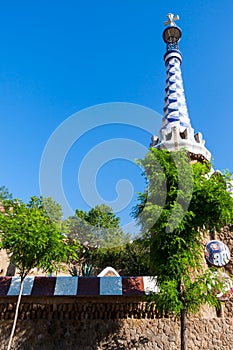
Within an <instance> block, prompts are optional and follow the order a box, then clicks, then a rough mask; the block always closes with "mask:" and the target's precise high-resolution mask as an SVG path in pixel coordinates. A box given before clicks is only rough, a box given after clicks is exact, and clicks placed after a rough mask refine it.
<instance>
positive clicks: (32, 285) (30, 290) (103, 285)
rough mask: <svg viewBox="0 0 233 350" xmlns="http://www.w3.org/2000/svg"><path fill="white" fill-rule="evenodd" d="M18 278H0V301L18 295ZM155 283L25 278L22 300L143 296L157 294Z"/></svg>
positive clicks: (140, 279) (146, 280)
mask: <svg viewBox="0 0 233 350" xmlns="http://www.w3.org/2000/svg"><path fill="white" fill-rule="evenodd" d="M19 289H20V277H18V276H14V277H8V276H6V277H0V298H1V299H2V298H5V297H9V298H10V297H14V296H17V295H18V294H19ZM157 291H158V288H157V286H156V279H155V278H154V277H150V276H140V277H122V276H119V277H118V276H117V277H115V276H114V277H113V276H105V277H72V276H58V277H40V276H39V277H38V276H28V277H26V278H25V281H24V288H23V294H22V295H23V296H32V297H34V296H35V297H45V296H46V297H59V296H60V297H62V296H63V297H64V296H72V297H87V296H95V297H96V296H119V297H121V296H122V297H123V296H143V295H148V294H151V293H153V292H157Z"/></svg>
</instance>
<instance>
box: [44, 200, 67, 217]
mask: <svg viewBox="0 0 233 350" xmlns="http://www.w3.org/2000/svg"><path fill="white" fill-rule="evenodd" d="M41 203H42V205H43V206H44V209H45V211H46V213H47V215H48V216H49V217H50V218H51V219H52V220H53V221H54V222H57V223H60V222H61V220H62V216H63V213H62V206H61V204H59V203H57V202H55V201H54V200H53V198H52V197H41Z"/></svg>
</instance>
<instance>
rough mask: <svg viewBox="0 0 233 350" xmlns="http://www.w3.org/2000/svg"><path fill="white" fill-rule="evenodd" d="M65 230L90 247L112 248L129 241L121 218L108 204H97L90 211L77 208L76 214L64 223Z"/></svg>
mask: <svg viewBox="0 0 233 350" xmlns="http://www.w3.org/2000/svg"><path fill="white" fill-rule="evenodd" d="M63 231H64V232H65V233H66V234H67V235H68V236H70V237H75V238H76V239H78V240H79V241H80V242H81V243H82V244H84V245H85V246H89V247H102V248H110V247H116V246H121V245H122V244H125V243H126V242H128V241H129V235H128V234H125V233H124V231H123V230H122V229H121V228H120V219H119V218H118V217H117V216H116V215H115V214H114V212H113V210H112V208H110V207H109V206H107V205H104V204H102V205H97V206H95V207H94V208H92V209H91V210H90V211H88V212H86V211H83V210H78V209H77V210H76V215H75V216H73V217H69V218H68V219H67V220H65V221H64V223H63Z"/></svg>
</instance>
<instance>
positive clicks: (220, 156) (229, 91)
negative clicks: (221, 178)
mask: <svg viewBox="0 0 233 350" xmlns="http://www.w3.org/2000/svg"><path fill="white" fill-rule="evenodd" d="M169 12H173V13H175V14H179V16H180V21H179V23H178V25H179V26H180V27H181V29H182V31H183V36H182V40H181V42H180V49H181V51H182V54H183V64H182V72H183V79H184V87H185V94H186V99H187V104H188V109H189V116H190V118H191V122H192V125H193V127H194V129H195V131H201V132H202V133H203V135H204V138H205V140H206V146H207V148H208V149H209V150H210V151H211V152H212V155H213V158H214V166H215V168H217V169H226V168H227V169H229V170H231V171H233V162H232V127H233V121H232V105H231V103H232V100H233V88H232V81H233V70H232V67H231V65H232V63H231V61H232V55H233V41H232V37H233V26H232V13H233V3H232V1H231V0H223V1H219V0H212V1H209V0H206V1H202V0H196V1H195V2H187V1H171V0H167V1H154V0H146V1H145V0H144V1H142V0H140V1H139V0H118V1H114V0H112V1H111V0H99V1H97V0H90V1H89V0H85V1H84V0H82V1H81V0H76V1H72V0H71V1H66V2H65V1H59V0H56V1H55V0H51V1H44V0H41V1H38V2H32V1H20V2H19V1H16V0H15V1H8V2H3V1H1V2H0V122H1V149H2V152H1V163H0V164H1V171H0V185H5V186H7V187H8V188H9V190H10V191H11V192H12V193H13V195H14V196H15V197H18V198H21V199H23V200H24V201H27V200H28V199H29V197H30V196H32V195H39V194H40V186H39V171H40V163H41V157H42V154H43V151H44V149H45V146H46V144H47V142H48V140H49V139H50V137H51V135H52V133H53V132H55V130H60V129H59V128H61V123H63V122H65V121H66V120H67V118H69V117H70V116H71V115H74V114H75V113H76V114H77V113H78V112H79V111H82V110H83V109H86V108H90V107H92V106H95V105H99V104H108V103H113V102H124V103H130V104H136V105H140V106H144V107H145V108H149V109H152V110H154V111H156V112H158V113H162V111H163V98H164V86H165V67H164V62H163V54H164V52H165V44H164V43H163V40H162V31H163V29H164V26H163V22H164V21H165V20H166V14H167V13H169ZM101 108H102V107H101ZM114 108H115V107H114V106H113V109H114ZM103 109H105V106H103ZM103 109H100V110H99V113H100V114H101V113H102V112H103ZM94 112H95V113H94V114H93V115H92V121H93V123H94V124H95V123H96V120H97V121H98V122H99V120H100V119H101V118H100V119H98V118H99V115H98V112H96V110H94ZM96 113H97V114H96ZM77 118H79V115H78V116H77ZM80 118H81V119H82V118H84V120H85V118H86V117H85V113H84V114H82V115H81V117H80ZM137 118H138V119H137ZM140 118H141V115H138V116H136V117H135V125H138V122H139V119H140ZM81 119H80V120H81ZM126 119H127V118H126ZM80 123H81V121H80ZM84 123H85V122H84ZM94 124H93V125H94ZM97 124H98V123H97ZM63 125H64V124H63ZM95 125H96V124H95ZM135 125H134V123H133V122H132V123H131V125H126V124H124V123H123V122H119V121H118V120H117V119H116V120H115V124H113V123H111V124H109V125H108V124H105V125H100V124H98V125H97V126H95V127H93V128H92V129H90V130H89V131H88V132H85V133H84V134H82V136H81V137H80V138H79V139H77V140H75V142H73V143H72V145H70V147H69V149H67V153H66V157H65V159H64V162H63V164H62V169H60V172H61V178H62V187H63V191H64V195H65V197H66V200H67V202H68V203H69V206H70V207H71V208H72V209H73V210H74V209H75V208H79V209H84V210H88V209H89V208H90V206H91V205H92V204H95V203H89V202H88V201H87V199H85V198H82V196H81V193H80V188H79V181H78V174H79V170H80V164H82V161H83V159H84V158H85V156H86V155H87V154H89V153H90V152H93V150H95V147H96V146H98V145H100V144H101V145H102V143H103V142H106V141H108V140H112V139H118V140H117V142H119V149H120V148H121V147H122V148H123V149H124V147H125V146H123V145H124V142H123V141H121V140H120V139H124V140H125V139H127V140H131V141H135V142H137V143H139V144H140V145H142V146H143V147H144V148H146V147H148V145H149V143H150V132H148V131H146V130H145V128H144V127H142V128H138V127H136V126H135ZM80 127H81V125H80ZM157 127H158V120H156V121H155V131H154V133H155V134H156V133H157ZM57 128H58V129H57ZM76 128H77V135H78V132H79V130H78V128H79V125H78V124H77V126H76ZM63 136H64V138H65V137H67V134H66V135H63ZM68 136H69V132H68ZM59 142H60V143H61V144H62V143H63V137H61V139H60V141H59ZM104 145H106V147H107V148H108V149H109V146H108V143H104ZM129 147H132V150H135V149H136V148H137V147H136V148H135V147H134V144H132V143H131V144H130V146H129ZM97 148H98V147H97ZM115 149H118V147H115ZM103 153H104V154H105V152H102V154H103ZM135 155H136V157H135ZM56 157H59V150H57V152H55V153H54V158H56ZM112 157H113V158H112V160H110V161H109V160H108V161H107V162H106V164H103V166H101V167H100V168H99V169H98V172H97V173H96V184H95V185H96V188H97V189H98V192H99V194H100V196H101V197H102V199H103V200H106V201H108V202H114V201H115V200H116V196H117V193H116V184H117V182H118V181H120V180H121V179H126V180H128V181H130V182H131V185H129V183H126V182H125V183H124V181H123V182H122V183H121V184H122V186H123V187H122V189H121V191H122V193H123V194H125V195H126V194H127V195H129V200H128V202H127V203H128V204H127V205H125V207H126V208H125V209H124V210H121V211H120V212H118V213H117V215H120V216H121V218H122V224H127V223H130V222H131V220H132V219H131V218H130V216H129V212H130V208H131V207H132V206H133V205H135V203H136V199H135V192H138V191H143V188H144V180H143V178H142V177H141V174H140V169H138V168H137V167H136V166H135V165H134V163H133V162H132V159H131V160H130V161H129V160H127V159H119V158H121V157H122V156H121V152H120V153H119V156H118V155H117V154H116V155H113V156H112ZM128 157H129V158H130V156H128ZM132 157H135V158H137V154H136V153H135V152H133V151H132ZM139 157H140V152H139ZM97 158H98V159H99V156H97ZM92 162H93V161H92ZM87 169H88V174H90V173H91V172H92V167H91V165H89V168H87ZM49 171H51V169H49V168H48V172H49ZM51 172H52V171H51ZM84 177H85V176H84ZM90 181H93V179H92V180H90ZM54 183H56V182H54ZM92 185H94V184H93V183H92V184H90V183H88V181H87V183H86V185H85V186H86V187H85V186H84V187H85V188H83V189H81V192H85V191H86V190H88V189H90V188H91V186H92ZM124 185H125V186H126V187H124ZM127 186H128V187H127ZM124 188H125V189H124ZM121 191H120V192H121ZM58 192H59V191H58ZM46 194H48V193H46ZM52 195H53V197H56V194H55V195H54V192H53V193H52ZM84 197H85V195H84ZM54 199H56V200H59V195H58V197H57V198H54ZM65 214H66V215H68V214H69V213H68V212H66V213H65Z"/></svg>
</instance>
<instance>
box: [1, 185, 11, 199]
mask: <svg viewBox="0 0 233 350" xmlns="http://www.w3.org/2000/svg"><path fill="white" fill-rule="evenodd" d="M6 199H12V194H11V193H10V192H9V190H8V188H7V187H6V186H0V201H3V200H6Z"/></svg>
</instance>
